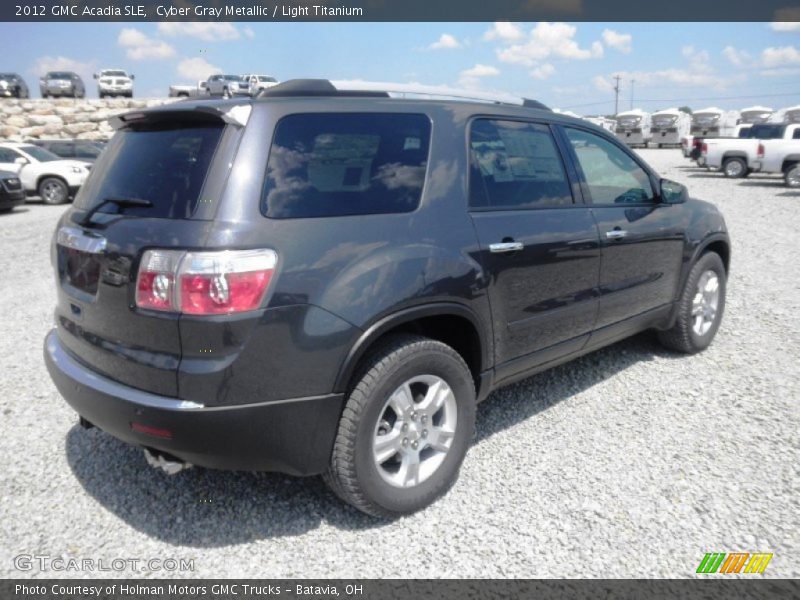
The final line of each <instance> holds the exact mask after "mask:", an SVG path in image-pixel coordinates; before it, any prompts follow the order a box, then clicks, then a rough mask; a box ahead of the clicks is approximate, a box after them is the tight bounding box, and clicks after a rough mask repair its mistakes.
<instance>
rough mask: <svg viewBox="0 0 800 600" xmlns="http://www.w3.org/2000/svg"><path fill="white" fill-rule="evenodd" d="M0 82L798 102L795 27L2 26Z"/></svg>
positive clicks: (572, 101) (592, 102) (554, 101)
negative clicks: (209, 81) (236, 81)
mask: <svg viewBox="0 0 800 600" xmlns="http://www.w3.org/2000/svg"><path fill="white" fill-rule="evenodd" d="M0 57H1V58H0V71H16V72H18V73H19V74H21V75H22V76H23V77H24V78H25V79H26V81H27V82H28V85H29V86H30V87H31V89H32V91H33V96H34V97H38V95H39V94H38V77H39V76H40V75H41V74H43V73H44V72H46V71H48V70H73V71H76V72H77V73H79V74H80V75H81V76H82V77H83V78H84V81H85V82H86V83H87V89H88V91H89V96H90V97H92V96H96V94H97V90H96V86H95V85H94V82H93V80H92V73H93V72H95V71H96V70H97V69H99V68H124V69H126V70H128V71H129V72H131V73H134V74H135V75H136V80H135V91H136V95H137V96H147V97H150V96H164V95H166V93H167V89H168V87H169V85H170V84H173V83H195V82H196V81H197V80H199V79H205V78H206V77H208V75H210V74H212V73H215V72H225V73H233V74H244V73H258V74H264V75H272V76H275V77H277V78H278V79H279V80H281V81H283V80H286V79H292V78H296V77H321V78H327V79H361V80H366V81H392V82H402V83H421V84H426V85H447V86H451V87H459V88H468V89H479V90H483V91H502V92H505V93H512V94H516V95H519V96H524V97H528V98H535V99H537V100H540V101H541V102H544V103H545V104H547V105H548V106H551V107H557V108H561V109H564V110H571V111H574V112H576V113H578V114H581V115H590V114H613V112H614V92H613V81H614V80H613V77H614V76H616V75H619V76H620V110H627V109H629V108H631V95H632V96H633V106H634V107H636V108H643V109H644V110H648V111H653V110H658V109H664V108H668V107H672V106H683V105H687V106H689V107H691V108H693V109H698V108H704V107H706V106H712V105H713V106H719V107H721V108H726V109H741V108H744V107H746V106H752V105H755V104H761V105H766V106H769V107H772V108H776V109H778V108H782V107H785V106H791V105H797V104H800V23H547V22H541V23H514V24H511V23H330V22H328V23H291V22H288V23H287V22H281V23H273V22H270V23H226V22H212V23H178V22H164V23H0Z"/></svg>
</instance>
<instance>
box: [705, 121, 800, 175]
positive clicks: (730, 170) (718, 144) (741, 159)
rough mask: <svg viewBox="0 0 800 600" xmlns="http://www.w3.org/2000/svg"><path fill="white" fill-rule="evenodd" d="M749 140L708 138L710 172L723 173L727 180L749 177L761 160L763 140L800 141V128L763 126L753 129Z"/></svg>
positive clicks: (765, 124)
mask: <svg viewBox="0 0 800 600" xmlns="http://www.w3.org/2000/svg"><path fill="white" fill-rule="evenodd" d="M748 134H749V135H750V136H752V137H748V138H708V139H706V140H704V141H703V146H702V150H701V152H702V155H703V158H704V159H705V164H706V166H707V167H708V168H710V169H721V170H722V172H723V173H724V174H725V177H732V178H739V177H747V176H748V175H749V174H750V173H751V172H752V171H753V163H755V162H756V160H757V156H756V155H757V152H758V147H759V142H760V140H772V139H783V140H792V139H795V140H800V124H794V125H783V124H779V123H762V124H758V125H752V126H751V129H750V131H749V132H748Z"/></svg>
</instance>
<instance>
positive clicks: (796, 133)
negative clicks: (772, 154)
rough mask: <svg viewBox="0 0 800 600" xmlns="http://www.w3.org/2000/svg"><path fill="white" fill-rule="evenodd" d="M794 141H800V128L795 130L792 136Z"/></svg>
mask: <svg viewBox="0 0 800 600" xmlns="http://www.w3.org/2000/svg"><path fill="white" fill-rule="evenodd" d="M792 139H793V140H800V127H798V128H797V129H795V130H794V133H793V134H792Z"/></svg>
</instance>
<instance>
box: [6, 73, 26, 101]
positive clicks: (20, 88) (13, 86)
mask: <svg viewBox="0 0 800 600" xmlns="http://www.w3.org/2000/svg"><path fill="white" fill-rule="evenodd" d="M29 97H30V91H29V90H28V84H27V83H25V80H24V79H23V78H22V77H21V76H19V75H17V74H16V73H0V98H29Z"/></svg>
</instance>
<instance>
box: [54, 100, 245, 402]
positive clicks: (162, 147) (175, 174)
mask: <svg viewBox="0 0 800 600" xmlns="http://www.w3.org/2000/svg"><path fill="white" fill-rule="evenodd" d="M116 124H117V126H118V127H119V129H120V130H119V131H118V132H117V133H116V135H115V136H114V138H113V139H112V140H111V142H110V143H109V144H108V146H107V148H106V149H105V150H104V152H103V154H102V155H101V157H100V159H99V160H98V161H97V163H95V167H94V169H93V170H92V174H91V176H90V177H89V179H88V180H87V182H86V183H85V184H84V186H83V188H82V189H81V190H80V192H79V194H78V196H77V197H76V199H75V203H74V206H73V208H72V209H71V210H69V211H68V212H67V213H65V215H64V217H63V218H62V219H61V221H60V222H59V226H58V228H57V230H56V235H55V239H54V244H53V261H54V264H55V267H56V277H57V283H58V304H57V309H56V322H57V326H58V335H59V339H60V341H61V342H62V344H63V346H65V348H66V349H67V350H68V351H69V352H70V353H71V354H72V355H73V356H75V357H76V358H77V359H78V360H79V361H81V362H83V363H84V364H86V365H87V366H89V367H90V368H91V369H92V370H94V371H96V372H98V373H101V374H103V375H106V376H108V377H110V378H112V379H114V380H117V381H119V382H122V383H124V384H127V385H130V386H132V387H135V388H139V389H142V390H146V391H149V392H153V393H157V394H161V395H165V396H173V397H175V396H177V395H178V389H177V370H178V366H179V364H180V359H181V342H180V332H179V328H178V318H179V316H178V315H177V314H175V313H172V312H163V311H155V310H146V309H142V308H139V307H138V306H137V305H136V286H137V272H138V268H139V263H140V261H141V259H142V255H143V254H144V252H145V250H147V249H148V248H153V247H156V248H164V249H169V248H181V249H192V248H199V247H202V245H203V243H204V240H205V239H206V236H207V233H208V231H209V228H210V227H211V223H212V222H213V221H212V219H213V215H214V213H215V211H216V199H218V198H219V197H220V194H221V190H222V188H223V186H224V185H225V182H226V177H227V173H228V164H229V162H230V161H231V160H232V157H233V153H234V152H235V149H236V145H237V144H238V139H239V136H240V131H241V128H240V127H239V126H237V125H235V124H232V123H231V121H229V120H228V121H227V122H226V119H225V115H224V114H221V113H217V114H214V112H213V111H211V110H198V109H192V108H186V109H184V110H180V109H173V110H165V109H162V110H157V111H153V112H143V113H137V114H133V115H129V116H127V117H125V116H124V117H122V118H120V119H119V120H118V121H117V123H116Z"/></svg>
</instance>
